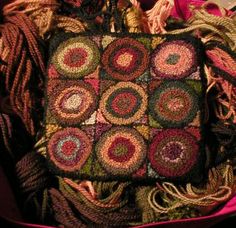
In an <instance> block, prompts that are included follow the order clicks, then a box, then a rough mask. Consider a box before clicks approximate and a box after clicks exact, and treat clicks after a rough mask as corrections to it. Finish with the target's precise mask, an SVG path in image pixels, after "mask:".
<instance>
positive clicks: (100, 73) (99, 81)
mask: <svg viewBox="0 0 236 228" xmlns="http://www.w3.org/2000/svg"><path fill="white" fill-rule="evenodd" d="M105 38H106V39H108V38H109V36H106V37H102V36H95V37H92V38H91V40H93V41H95V42H96V44H97V45H98V48H99V51H100V56H102V54H103V52H104V51H105V50H106V49H107V46H109V43H107V44H106V45H104V43H103V41H104V39H105ZM115 39H119V38H118V37H115V38H114V37H112V39H111V43H112V42H113V41H114V40H115ZM153 39H154V38H153ZM136 40H138V41H139V42H140V41H141V42H142V41H144V42H143V44H145V41H146V42H147V41H148V42H149V43H150V45H147V44H145V46H146V48H147V50H148V52H149V56H151V53H152V51H153V50H154V49H155V48H156V47H152V44H151V43H152V41H153V40H152V38H148V39H147V38H145V39H142V38H141V39H136ZM150 70H151V61H149V64H148V65H147V66H146V69H145V72H144V73H142V75H140V76H138V77H137V78H135V79H131V80H127V81H126V83H127V84H129V83H130V82H131V83H134V84H136V85H139V86H141V87H142V88H143V89H144V91H145V93H146V94H148V100H149V97H150V96H151V95H152V93H153V92H151V87H152V86H153V85H155V83H156V84H158V85H157V86H156V85H155V86H154V88H155V89H157V88H158V86H159V84H161V83H162V82H165V81H173V80H169V79H161V78H159V79H153V72H150ZM57 73H58V72H57ZM57 73H56V74H57ZM194 73H195V74H197V75H199V70H197V71H196V72H193V74H194ZM59 75H60V74H59ZM48 77H49V80H48V87H50V84H51V85H53V86H54V85H55V81H57V82H58V83H68V82H69V81H83V82H86V83H90V84H93V86H94V85H96V86H97V91H96V92H97V94H96V95H97V96H98V102H97V104H96V108H95V112H94V113H95V114H94V113H92V116H93V122H91V116H90V117H89V118H88V119H90V121H88V119H87V120H86V121H84V122H82V123H80V124H75V125H73V127H77V128H80V129H82V130H85V131H86V130H87V132H88V131H90V130H88V129H91V132H90V133H91V134H90V137H91V138H90V139H91V142H92V143H93V146H94V145H95V144H96V143H97V141H98V140H99V138H100V136H101V135H102V134H103V133H105V132H106V131H104V132H102V134H100V135H99V136H96V133H97V129H98V127H99V125H101V124H102V125H103V126H105V125H107V127H108V126H109V127H108V128H106V129H111V128H113V127H115V126H119V125H122V124H112V123H109V120H107V119H106V118H105V117H104V116H103V114H102V113H101V110H100V101H101V97H102V95H103V94H104V93H105V92H106V91H107V90H108V89H109V88H110V87H112V86H113V85H117V84H118V83H120V82H122V80H117V79H114V78H111V77H110V75H109V74H108V73H107V72H106V70H104V67H102V63H101V62H99V64H98V67H97V68H96V70H95V71H94V72H93V73H91V74H88V75H85V76H84V77H80V78H76V77H75V78H73V79H64V78H61V77H60V76H59V77H58V78H57V77H53V78H54V79H51V78H50V74H49V76H48ZM198 77H199V78H198ZM198 80H200V76H197V77H195V78H194V79H193V78H192V79H190V78H188V77H187V79H186V78H184V79H180V80H179V81H181V82H183V83H185V82H187V81H198ZM63 81H64V82H63ZM104 85H105V87H106V88H105V89H103V87H104ZM51 97H52V96H51V95H50V93H49V94H48V100H50V99H51ZM198 111H199V110H198ZM99 116H100V117H101V116H102V119H103V120H102V121H101V119H100V120H99V118H98V117H99ZM144 116H145V117H146V118H143V117H144ZM150 118H152V117H151V115H150V110H149V104H148V103H147V107H146V110H145V113H144V114H143V116H142V118H139V119H138V121H134V122H132V123H129V124H124V125H122V126H125V127H128V128H135V127H141V126H144V127H146V129H148V135H146V137H145V136H144V135H143V134H141V133H140V134H141V135H142V136H143V139H144V141H145V143H146V145H147V146H149V144H150V141H151V139H152V136H151V131H152V130H157V129H159V130H162V129H165V128H168V127H164V126H161V125H159V127H158V126H157V124H154V125H152V123H151V121H150ZM52 119H54V118H53V116H52V115H51V114H50V111H49V110H47V118H46V121H47V123H52V124H59V125H61V126H62V127H67V126H66V123H65V124H61V123H58V122H57V121H55V120H54V121H51V120H52ZM140 119H141V120H142V121H143V122H142V121H140ZM155 122H156V121H155ZM156 123H157V122H156ZM63 125H64V126H63ZM188 126H189V124H186V126H185V128H186V127H188ZM193 128H195V130H197V131H198V129H199V126H198V125H195V126H194V127H193ZM93 151H94V148H93V150H92V154H91V156H92V160H93V161H97V158H96V156H95V154H94V153H93ZM147 163H148V161H147V159H145V166H143V167H142V168H144V169H145V170H146V171H145V172H144V173H145V174H144V176H146V175H148V171H147ZM78 173H80V171H78ZM90 175H91V176H96V174H95V171H94V170H93V166H91V170H90ZM103 175H107V174H106V173H103Z"/></svg>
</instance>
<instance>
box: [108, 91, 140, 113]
mask: <svg viewBox="0 0 236 228" xmlns="http://www.w3.org/2000/svg"><path fill="white" fill-rule="evenodd" d="M136 103H137V98H136V97H135V96H134V95H133V94H132V93H129V92H123V93H120V94H118V95H116V97H115V98H114V99H113V100H112V103H111V107H112V109H113V110H114V111H115V112H116V113H118V114H119V115H126V114H129V113H130V112H132V110H133V108H134V107H135V105H136Z"/></svg>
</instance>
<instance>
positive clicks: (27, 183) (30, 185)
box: [16, 152, 50, 194]
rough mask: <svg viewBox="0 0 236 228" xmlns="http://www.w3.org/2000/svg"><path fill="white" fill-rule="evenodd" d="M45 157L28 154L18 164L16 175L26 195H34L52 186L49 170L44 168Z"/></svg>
mask: <svg viewBox="0 0 236 228" xmlns="http://www.w3.org/2000/svg"><path fill="white" fill-rule="evenodd" d="M43 159H44V158H43V157H42V156H41V155H39V154H36V153H35V152H33V153H28V154H26V155H25V156H24V157H23V158H22V159H21V160H20V161H19V162H18V163H17V164H16V174H17V177H18V181H19V183H20V186H21V189H22V191H23V192H24V193H27V194H28V193H29V192H31V193H33V194H35V193H36V192H37V191H40V190H41V189H44V188H45V187H47V186H48V185H49V184H50V176H49V174H48V170H47V169H46V168H45V167H44V161H43Z"/></svg>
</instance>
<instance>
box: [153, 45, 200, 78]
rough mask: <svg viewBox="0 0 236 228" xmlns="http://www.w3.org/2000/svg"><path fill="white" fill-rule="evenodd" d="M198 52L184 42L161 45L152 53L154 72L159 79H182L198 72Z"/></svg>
mask: <svg viewBox="0 0 236 228" xmlns="http://www.w3.org/2000/svg"><path fill="white" fill-rule="evenodd" d="M196 56H197V54H196V51H195V48H194V47H193V46H192V44H191V43H187V42H186V41H184V40H175V41H168V42H164V43H162V44H160V45H159V46H158V47H157V48H156V49H155V50H154V51H153V53H152V57H151V59H152V60H151V61H152V64H151V65H152V70H153V72H154V74H155V75H156V76H157V77H161V78H169V79H181V78H185V77H187V76H189V75H190V74H191V73H193V72H195V71H196V70H197V61H196Z"/></svg>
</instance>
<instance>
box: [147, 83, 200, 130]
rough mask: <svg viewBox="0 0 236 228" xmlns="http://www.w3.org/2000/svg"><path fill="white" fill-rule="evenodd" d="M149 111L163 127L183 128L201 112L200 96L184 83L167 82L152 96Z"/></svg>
mask: <svg viewBox="0 0 236 228" xmlns="http://www.w3.org/2000/svg"><path fill="white" fill-rule="evenodd" d="M149 110H150V113H151V115H152V117H153V118H154V119H155V120H157V121H158V122H159V123H160V124H161V125H162V126H165V127H169V128H173V127H183V126H185V125H186V124H188V123H190V122H192V121H193V119H194V117H195V116H196V114H197V111H198V110H199V105H198V95H197V94H196V92H195V91H194V89H192V88H191V87H189V86H188V85H187V84H184V83H182V82H179V81H174V82H173V81H172V82H165V83H163V84H161V86H160V87H158V88H157V89H156V90H155V92H154V94H153V95H152V96H151V99H150V101H149Z"/></svg>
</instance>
